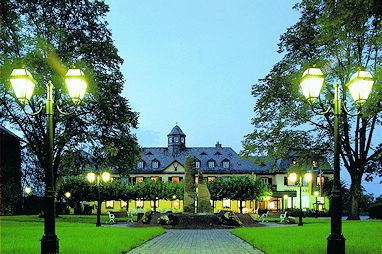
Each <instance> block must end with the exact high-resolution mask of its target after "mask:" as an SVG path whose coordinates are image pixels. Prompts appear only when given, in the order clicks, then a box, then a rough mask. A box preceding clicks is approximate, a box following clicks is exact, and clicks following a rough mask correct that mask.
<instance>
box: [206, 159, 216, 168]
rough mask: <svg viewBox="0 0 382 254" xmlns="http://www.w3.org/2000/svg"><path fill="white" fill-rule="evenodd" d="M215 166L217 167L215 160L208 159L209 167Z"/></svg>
mask: <svg viewBox="0 0 382 254" xmlns="http://www.w3.org/2000/svg"><path fill="white" fill-rule="evenodd" d="M214 167H215V161H214V160H210V161H208V168H214Z"/></svg>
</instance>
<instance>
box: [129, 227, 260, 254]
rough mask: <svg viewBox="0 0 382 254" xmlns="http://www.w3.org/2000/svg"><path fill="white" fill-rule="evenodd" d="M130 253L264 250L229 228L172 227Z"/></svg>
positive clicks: (184, 253) (201, 253)
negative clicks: (232, 232)
mask: <svg viewBox="0 0 382 254" xmlns="http://www.w3.org/2000/svg"><path fill="white" fill-rule="evenodd" d="M128 253H130V254H138V253H141V254H146V253H150V254H151V253H166V254H168V253H177V254H186V253H187V254H188V253H190V254H191V253H197V254H204V253H206V254H207V253H208V254H215V253H240V254H242V253H243V254H244V253H255V254H260V253H263V252H261V251H259V250H256V249H254V248H253V247H252V246H251V245H249V244H248V243H246V242H244V241H243V240H241V239H240V238H238V237H236V236H234V235H232V234H231V233H230V230H228V229H208V230H201V229H171V230H167V231H166V233H164V234H163V235H161V236H158V237H156V238H154V239H153V240H151V241H148V242H147V243H145V244H143V245H141V246H139V247H137V248H135V249H133V250H131V251H130V252H128Z"/></svg>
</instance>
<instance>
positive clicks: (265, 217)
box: [260, 211, 288, 223]
mask: <svg viewBox="0 0 382 254" xmlns="http://www.w3.org/2000/svg"><path fill="white" fill-rule="evenodd" d="M287 213H288V212H270V211H267V212H266V213H263V214H262V215H261V216H260V219H261V222H268V221H269V219H280V223H281V222H285V218H286V215H287Z"/></svg>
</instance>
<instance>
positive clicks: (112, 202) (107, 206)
mask: <svg viewBox="0 0 382 254" xmlns="http://www.w3.org/2000/svg"><path fill="white" fill-rule="evenodd" d="M106 208H107V209H109V208H110V209H113V208H114V200H108V201H106Z"/></svg>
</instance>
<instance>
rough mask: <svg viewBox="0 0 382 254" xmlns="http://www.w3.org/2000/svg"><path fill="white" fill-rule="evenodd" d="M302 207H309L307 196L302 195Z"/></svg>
mask: <svg viewBox="0 0 382 254" xmlns="http://www.w3.org/2000/svg"><path fill="white" fill-rule="evenodd" d="M302 208H309V197H307V196H302Z"/></svg>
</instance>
